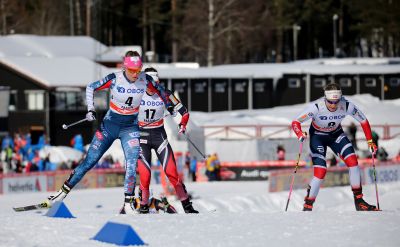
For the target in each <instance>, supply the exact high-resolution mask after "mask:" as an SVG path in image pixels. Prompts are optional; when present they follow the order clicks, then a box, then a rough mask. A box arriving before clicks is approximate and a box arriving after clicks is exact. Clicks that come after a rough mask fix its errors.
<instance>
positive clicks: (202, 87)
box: [194, 82, 207, 93]
mask: <svg viewBox="0 0 400 247" xmlns="http://www.w3.org/2000/svg"><path fill="white" fill-rule="evenodd" d="M206 86H207V82H202V83H195V84H194V92H195V93H204V92H205V91H206Z"/></svg>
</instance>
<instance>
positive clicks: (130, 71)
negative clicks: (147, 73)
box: [126, 69, 141, 74]
mask: <svg viewBox="0 0 400 247" xmlns="http://www.w3.org/2000/svg"><path fill="white" fill-rule="evenodd" d="M126 70H127V71H128V72H129V73H132V74H139V73H140V71H141V69H126Z"/></svg>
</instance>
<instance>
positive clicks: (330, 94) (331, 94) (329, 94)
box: [325, 90, 342, 100]
mask: <svg viewBox="0 0 400 247" xmlns="http://www.w3.org/2000/svg"><path fill="white" fill-rule="evenodd" d="M341 97H342V90H329V91H325V98H326V99H327V100H340V98H341Z"/></svg>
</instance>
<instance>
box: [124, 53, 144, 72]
mask: <svg viewBox="0 0 400 247" xmlns="http://www.w3.org/2000/svg"><path fill="white" fill-rule="evenodd" d="M142 65H143V64H142V59H141V58H140V57H138V56H135V57H125V58H124V66H125V68H127V69H134V70H139V69H141V68H142Z"/></svg>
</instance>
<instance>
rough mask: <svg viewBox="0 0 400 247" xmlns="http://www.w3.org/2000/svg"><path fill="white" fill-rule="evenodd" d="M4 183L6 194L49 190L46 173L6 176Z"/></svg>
mask: <svg viewBox="0 0 400 247" xmlns="http://www.w3.org/2000/svg"><path fill="white" fill-rule="evenodd" d="M2 185H3V193H4V194H10V193H24V192H44V191H47V178H46V175H38V176H26V177H20V176H15V177H4V178H3V183H2Z"/></svg>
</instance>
